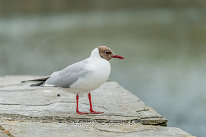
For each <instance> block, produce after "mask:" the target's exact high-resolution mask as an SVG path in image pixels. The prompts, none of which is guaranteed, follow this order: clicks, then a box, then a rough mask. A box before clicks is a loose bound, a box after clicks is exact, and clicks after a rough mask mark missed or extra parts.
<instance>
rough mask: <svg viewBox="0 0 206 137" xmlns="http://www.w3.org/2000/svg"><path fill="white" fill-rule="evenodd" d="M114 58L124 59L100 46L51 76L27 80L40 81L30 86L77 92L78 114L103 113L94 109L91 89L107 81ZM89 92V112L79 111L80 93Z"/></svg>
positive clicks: (107, 48)
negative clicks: (87, 55) (86, 56)
mask: <svg viewBox="0 0 206 137" xmlns="http://www.w3.org/2000/svg"><path fill="white" fill-rule="evenodd" d="M112 58H118V59H124V58H123V57H122V56H120V55H117V54H114V52H113V51H112V50H111V49H110V48H109V47H107V46H98V47H96V48H95V49H94V50H92V52H91V55H90V56H89V57H88V58H86V59H84V60H82V61H79V62H77V63H74V64H72V65H69V66H68V67H66V68H64V69H62V70H60V71H56V72H53V73H52V74H51V75H50V76H48V77H44V78H40V79H33V80H26V81H22V82H27V81H35V82H38V83H35V84H32V85H30V86H42V87H58V88H61V89H63V90H65V91H68V92H73V93H76V113H77V114H101V113H104V112H97V111H94V110H93V107H92V101H91V93H90V92H91V91H93V90H95V89H97V88H98V87H100V86H101V85H102V84H103V83H104V82H106V81H107V79H108V78H109V75H110V72H111V66H110V62H109V61H110V60H111V59H112ZM85 93H87V94H88V99H89V104H90V109H89V111H90V112H89V113H86V112H80V111H79V95H81V94H85Z"/></svg>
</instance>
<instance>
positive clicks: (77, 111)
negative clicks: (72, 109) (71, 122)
mask: <svg viewBox="0 0 206 137" xmlns="http://www.w3.org/2000/svg"><path fill="white" fill-rule="evenodd" d="M76 101H77V108H76V113H77V114H80V115H82V114H88V113H84V112H79V95H78V94H77V95H76Z"/></svg>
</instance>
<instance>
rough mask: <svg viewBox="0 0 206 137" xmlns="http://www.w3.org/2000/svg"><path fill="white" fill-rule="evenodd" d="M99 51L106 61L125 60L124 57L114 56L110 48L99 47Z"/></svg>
mask: <svg viewBox="0 0 206 137" xmlns="http://www.w3.org/2000/svg"><path fill="white" fill-rule="evenodd" d="M98 50H99V55H100V56H101V57H102V58H104V59H106V60H108V61H109V60H110V59H112V58H119V59H124V58H123V57H121V56H119V55H116V54H114V52H113V51H112V50H111V49H110V48H108V47H106V46H99V47H98Z"/></svg>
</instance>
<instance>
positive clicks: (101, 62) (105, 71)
mask: <svg viewBox="0 0 206 137" xmlns="http://www.w3.org/2000/svg"><path fill="white" fill-rule="evenodd" d="M85 67H86V69H88V70H89V71H91V75H90V76H89V77H87V78H86V79H85V78H82V79H80V80H78V81H77V82H75V83H74V84H73V85H71V87H70V88H72V89H76V90H77V92H79V93H81V92H90V91H92V90H94V89H96V88H98V87H99V86H101V85H102V84H103V83H104V82H105V81H106V80H107V79H108V77H109V75H110V71H111V66H110V63H109V61H107V60H105V59H103V58H90V59H89V63H88V64H87V66H85Z"/></svg>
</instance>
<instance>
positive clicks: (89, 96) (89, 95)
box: [88, 93, 104, 114]
mask: <svg viewBox="0 0 206 137" xmlns="http://www.w3.org/2000/svg"><path fill="white" fill-rule="evenodd" d="M88 98H89V104H90V109H89V111H90V113H91V114H101V113H104V112H97V111H94V110H93V109H92V101H91V94H90V93H89V94H88Z"/></svg>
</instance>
